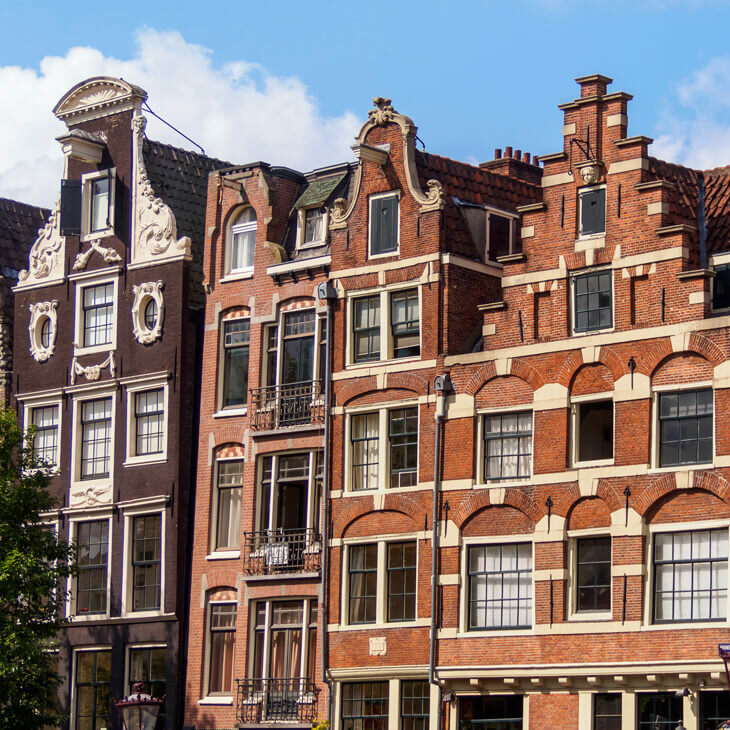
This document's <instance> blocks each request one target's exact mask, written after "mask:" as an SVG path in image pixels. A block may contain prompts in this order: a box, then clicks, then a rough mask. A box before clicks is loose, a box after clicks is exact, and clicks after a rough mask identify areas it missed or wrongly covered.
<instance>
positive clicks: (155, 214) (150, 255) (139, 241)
mask: <svg viewBox="0 0 730 730" xmlns="http://www.w3.org/2000/svg"><path fill="white" fill-rule="evenodd" d="M146 125H147V120H146V119H145V117H143V116H135V117H134V118H133V119H132V129H133V131H134V140H133V145H134V167H135V170H134V200H133V204H132V206H133V207H132V211H133V215H134V228H133V234H132V237H133V248H132V262H133V263H140V262H144V261H150V262H151V261H159V260H160V259H167V258H179V257H189V256H190V247H191V241H190V238H189V237H188V236H183V237H182V238H180V239H179V240H178V237H177V222H176V220H175V214H174V213H173V212H172V209H171V208H170V206H169V205H167V204H166V203H165V202H164V201H163V200H162V198H159V197H157V196H156V195H155V191H154V189H153V187H152V183H151V182H150V179H149V177H148V176H147V169H146V168H145V164H144V154H143V147H144V130H145V126H146Z"/></svg>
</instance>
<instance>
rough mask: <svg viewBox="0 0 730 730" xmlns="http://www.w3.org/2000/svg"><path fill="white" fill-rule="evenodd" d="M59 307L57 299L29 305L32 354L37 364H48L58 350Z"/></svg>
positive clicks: (29, 333) (29, 332) (29, 334)
mask: <svg viewBox="0 0 730 730" xmlns="http://www.w3.org/2000/svg"><path fill="white" fill-rule="evenodd" d="M57 307H58V300H57V299H54V300H52V301H50V302H34V303H33V304H29V305H28V309H29V310H30V322H28V336H29V339H30V354H31V356H32V357H33V359H34V360H35V361H36V362H46V360H48V359H49V358H50V357H51V355H53V351H54V350H55V349H56V331H57V324H58V316H57V313H56V308H57Z"/></svg>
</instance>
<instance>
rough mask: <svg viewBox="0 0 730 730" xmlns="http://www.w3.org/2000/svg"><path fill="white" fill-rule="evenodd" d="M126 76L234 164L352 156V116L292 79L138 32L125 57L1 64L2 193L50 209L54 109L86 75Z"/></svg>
mask: <svg viewBox="0 0 730 730" xmlns="http://www.w3.org/2000/svg"><path fill="white" fill-rule="evenodd" d="M99 75H109V76H121V77H123V78H125V79H126V80H128V81H130V82H132V83H134V84H137V85H138V86H141V87H142V88H144V89H145V90H146V91H147V92H148V94H149V104H150V107H151V108H152V109H153V110H154V111H155V112H156V113H157V114H159V115H160V116H162V117H164V118H165V119H166V120H167V121H168V122H170V123H171V124H173V125H174V126H176V127H177V128H178V129H180V130H182V131H183V132H184V133H185V134H186V135H187V136H189V137H191V138H192V139H194V140H195V141H196V142H198V143H199V144H200V145H202V146H203V147H204V148H205V151H206V153H207V154H209V155H212V156H214V157H219V158H221V159H225V160H229V161H231V162H232V163H236V164H237V163H244V162H251V161H253V160H266V161H267V162H271V163H272V164H279V165H286V166H288V167H293V168H296V169H301V170H308V169H311V168H313V167H321V166H323V165H328V164H332V163H335V162H338V161H341V160H347V159H350V158H351V156H352V153H351V152H350V149H349V145H350V144H351V143H352V141H353V137H354V136H355V134H356V133H357V132H358V130H359V126H360V123H361V120H359V119H358V118H357V117H356V116H355V115H354V114H352V113H343V114H341V115H340V116H336V117H325V116H323V115H322V113H321V112H320V110H319V108H318V104H317V100H316V99H315V98H314V97H312V95H311V94H309V93H308V91H307V88H306V86H305V85H304V84H303V83H302V81H300V80H299V79H297V78H295V77H288V78H285V77H277V76H274V75H272V74H270V73H269V72H267V71H266V69H264V68H263V67H261V66H260V65H258V64H256V63H251V62H248V61H246V60H240V61H236V62H232V63H227V64H223V65H216V64H215V63H214V59H213V54H212V52H211V51H209V50H208V49H206V48H203V47H202V46H198V45H195V44H192V43H188V42H186V41H185V39H184V38H183V37H182V36H181V35H180V34H179V33H178V32H176V31H168V32H160V31H157V30H154V29H150V28H144V29H142V30H140V31H138V32H137V35H136V51H135V54H134V56H133V57H132V58H131V59H129V60H119V59H116V58H111V57H108V56H105V55H104V54H103V53H102V52H101V51H99V50H97V49H94V48H82V47H77V48H72V49H70V50H69V51H68V52H67V53H66V55H65V56H63V57H46V58H44V59H43V60H42V61H41V63H40V67H39V70H38V71H36V70H35V69H27V68H18V67H15V66H2V67H0V98H2V99H3V101H4V108H5V109H6V110H9V113H7V111H6V113H5V114H4V115H3V116H2V117H0V196H2V197H9V198H14V199H17V200H21V201H23V202H28V203H35V204H37V205H46V206H51V205H52V204H53V203H54V202H55V200H56V198H57V196H58V190H59V180H60V178H61V175H62V170H63V163H62V156H61V153H60V146H59V145H58V143H57V142H56V141H55V138H56V137H57V136H59V135H60V134H61V133H62V132H63V131H64V129H65V127H64V125H63V124H62V123H61V122H59V121H58V120H57V119H56V118H55V117H54V116H53V114H52V112H51V109H52V108H53V106H54V105H55V104H56V102H57V101H58V100H59V98H60V97H61V96H62V95H63V94H64V93H65V92H66V91H68V90H69V89H70V88H71V87H72V86H74V85H75V84H77V83H78V82H79V81H82V80H83V79H85V78H88V77H90V76H99ZM147 116H148V124H147V134H148V136H149V137H151V138H153V139H157V140H160V141H163V142H169V143H170V144H174V145H177V146H179V147H186V148H188V149H192V147H191V145H190V144H189V143H188V142H186V141H185V140H184V139H183V138H182V137H180V136H179V135H177V134H176V133H175V132H173V131H172V130H171V129H169V128H168V127H166V126H165V125H163V124H162V123H161V122H159V121H158V120H157V119H155V118H154V117H152V116H151V115H147Z"/></svg>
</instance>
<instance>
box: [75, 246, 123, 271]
mask: <svg viewBox="0 0 730 730" xmlns="http://www.w3.org/2000/svg"><path fill="white" fill-rule="evenodd" d="M94 251H96V252H97V253H98V254H100V255H101V256H103V258H104V261H106V263H108V264H118V263H120V262H121V260H122V257H121V256H120V255H119V254H118V253H117V252H116V251H115V250H114V249H113V248H107V247H106V246H102V245H101V244H100V243H99V241H97V240H91V241H89V248H88V249H86V251H84V252H83V253H80V254H77V255H76V258H75V259H74V265H73V270H74V271H83V270H84V269H85V268H86V264H88V263H89V259H90V258H91V255H92V254H93V253H94Z"/></svg>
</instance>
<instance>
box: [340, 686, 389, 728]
mask: <svg viewBox="0 0 730 730" xmlns="http://www.w3.org/2000/svg"><path fill="white" fill-rule="evenodd" d="M361 729H366V730H388V682H344V683H343V684H342V730H361Z"/></svg>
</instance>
